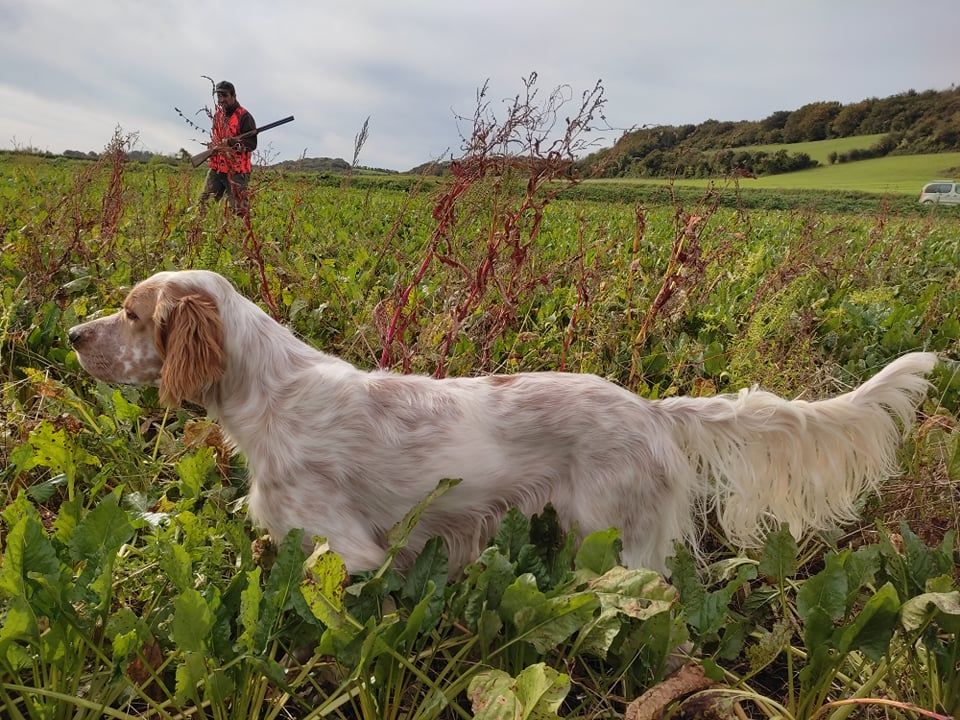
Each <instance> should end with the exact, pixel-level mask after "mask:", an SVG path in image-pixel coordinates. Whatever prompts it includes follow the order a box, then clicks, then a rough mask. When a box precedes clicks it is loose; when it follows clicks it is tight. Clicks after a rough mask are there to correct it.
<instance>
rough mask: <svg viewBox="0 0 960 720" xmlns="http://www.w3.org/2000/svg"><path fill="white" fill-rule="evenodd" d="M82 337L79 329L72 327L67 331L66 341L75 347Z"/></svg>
mask: <svg viewBox="0 0 960 720" xmlns="http://www.w3.org/2000/svg"><path fill="white" fill-rule="evenodd" d="M82 337H83V332H81V330H80V328H75V327H72V328H70V329H69V330H68V331H67V339H68V340H69V341H70V344H71V345H73V346H76V344H77V343H78V342H80V338H82Z"/></svg>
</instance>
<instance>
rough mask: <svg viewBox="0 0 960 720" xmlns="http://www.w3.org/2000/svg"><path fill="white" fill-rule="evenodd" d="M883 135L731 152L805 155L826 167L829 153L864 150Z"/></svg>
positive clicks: (857, 136) (764, 146)
mask: <svg viewBox="0 0 960 720" xmlns="http://www.w3.org/2000/svg"><path fill="white" fill-rule="evenodd" d="M884 135H885V134H884V133H879V134H877V135H855V136H854V137H844V138H832V139H830V140H811V141H810V142H802V143H779V144H774V145H748V146H744V147H735V148H731V150H734V151H736V150H749V151H750V152H768V153H775V152H777V151H778V150H786V151H787V152H788V153H790V154H793V153H806V154H807V155H809V156H810V157H811V158H812V159H814V160H816V161H817V162H818V163H820V164H821V165H828V164H829V162H830V160H829V155H830V153H833V152H835V153H845V152H850V151H851V150H866V149H867V148H869V147H871V146H872V145H875V144H876V143H877V142H878V141H879V140H880V138H882V137H884Z"/></svg>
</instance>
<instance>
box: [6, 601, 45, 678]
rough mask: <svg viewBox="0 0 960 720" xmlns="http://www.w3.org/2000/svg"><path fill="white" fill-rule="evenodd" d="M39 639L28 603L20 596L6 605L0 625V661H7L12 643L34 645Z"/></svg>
mask: <svg viewBox="0 0 960 720" xmlns="http://www.w3.org/2000/svg"><path fill="white" fill-rule="evenodd" d="M39 638H40V632H39V629H38V628H37V623H36V620H35V619H34V612H33V611H32V610H31V608H30V604H29V602H28V601H27V599H26V598H24V597H22V596H17V597H14V598H13V599H12V600H11V601H10V603H9V604H8V605H7V607H6V613H5V615H4V616H3V623H2V624H0V659H2V658H4V657H7V658H8V659H9V656H8V651H9V650H10V646H11V645H12V644H13V643H15V642H29V643H31V644H35V643H36V641H37V640H38V639H39ZM0 666H2V661H0Z"/></svg>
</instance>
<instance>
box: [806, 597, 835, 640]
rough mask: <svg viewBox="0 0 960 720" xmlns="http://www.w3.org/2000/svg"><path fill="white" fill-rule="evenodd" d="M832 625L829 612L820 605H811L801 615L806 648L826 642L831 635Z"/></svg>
mask: <svg viewBox="0 0 960 720" xmlns="http://www.w3.org/2000/svg"><path fill="white" fill-rule="evenodd" d="M833 632H834V626H833V619H832V618H831V616H830V613H829V612H828V611H827V610H825V609H824V608H823V607H821V606H820V605H812V606H810V607H808V608H807V609H806V613H805V615H804V616H803V643H804V645H806V646H807V649H808V650H813V649H814V648H817V647H819V646H820V645H823V644H826V643H828V642H829V641H830V638H831V637H832V636H833Z"/></svg>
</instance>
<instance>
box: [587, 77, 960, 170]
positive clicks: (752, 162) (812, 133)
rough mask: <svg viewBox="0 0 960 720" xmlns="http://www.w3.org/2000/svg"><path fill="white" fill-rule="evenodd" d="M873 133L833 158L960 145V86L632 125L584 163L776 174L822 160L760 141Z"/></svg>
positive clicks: (592, 167)
mask: <svg viewBox="0 0 960 720" xmlns="http://www.w3.org/2000/svg"><path fill="white" fill-rule="evenodd" d="M856 136H874V137H871V138H870V139H869V140H866V141H864V146H863V147H859V148H856V147H855V148H851V149H850V150H849V151H847V152H846V153H836V154H832V155H831V156H830V157H829V158H828V160H827V162H828V163H829V162H845V161H853V160H861V159H868V158H876V157H883V156H885V155H914V154H920V153H940V152H951V151H957V150H960V88H955V87H954V88H951V89H949V90H926V91H924V92H916V91H914V90H910V91H908V92H905V93H901V94H898V95H892V96H890V97H887V98H882V99H879V98H869V99H866V100H861V101H860V102H856V103H851V104H848V105H843V104H841V103H839V102H814V103H809V104H807V105H804V106H803V107H800V108H798V109H796V110H792V111H791V110H780V111H777V112H775V113H773V114H772V115H770V116H769V117H766V118H764V119H763V120H757V121H751V120H741V121H726V122H721V121H719V120H707V121H705V122H702V123H700V124H698V125H680V126H674V125H662V126H657V127H650V128H641V129H639V130H635V131H633V132H628V133H625V134H624V135H623V137H621V138H620V139H619V140H618V141H617V142H616V144H614V145H613V147H610V148H605V149H603V150H600V151H598V152H596V153H593V154H591V155H590V156H588V157H586V158H584V159H583V160H581V161H580V162H579V163H578V167H579V168H580V169H581V170H582V171H586V172H593V171H595V170H596V169H598V168H600V169H601V170H600V176H601V177H688V178H697V177H716V176H725V175H730V174H744V175H754V176H759V175H772V174H777V173H783V172H792V171H795V170H805V169H807V168H811V167H815V166H816V165H818V164H820V163H818V161H817V160H814V159H813V158H811V157H810V155H809V154H807V153H804V152H797V151H794V152H791V151H790V150H788V149H786V148H781V149H778V150H771V149H767V148H764V149H761V148H760V147H757V146H763V145H781V144H787V143H789V144H793V143H804V142H814V141H818V140H828V139H831V138H854V137H856Z"/></svg>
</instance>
